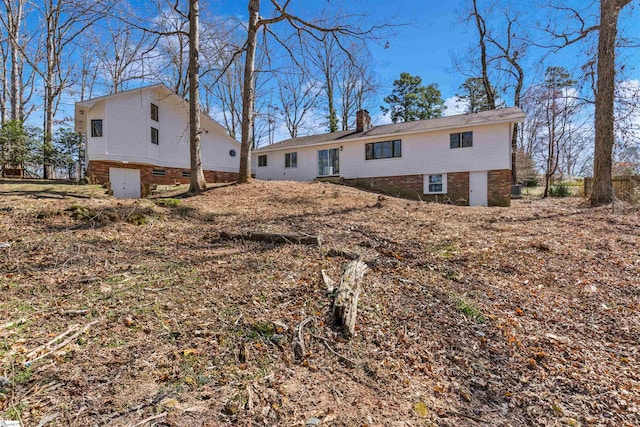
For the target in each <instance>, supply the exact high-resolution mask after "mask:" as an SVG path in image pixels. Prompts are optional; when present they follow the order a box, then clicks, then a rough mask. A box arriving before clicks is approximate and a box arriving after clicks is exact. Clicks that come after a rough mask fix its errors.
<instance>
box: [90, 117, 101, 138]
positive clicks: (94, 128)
mask: <svg viewBox="0 0 640 427" xmlns="http://www.w3.org/2000/svg"><path fill="white" fill-rule="evenodd" d="M91 136H92V137H101V136H102V120H91Z"/></svg>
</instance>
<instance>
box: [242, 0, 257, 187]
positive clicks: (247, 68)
mask: <svg viewBox="0 0 640 427" xmlns="http://www.w3.org/2000/svg"><path fill="white" fill-rule="evenodd" d="M259 15H260V0H249V27H248V34H247V49H246V52H245V65H244V90H243V93H242V143H241V147H240V171H239V172H238V183H241V184H243V183H247V182H249V181H251V148H252V147H253V139H254V138H253V119H254V117H253V113H254V106H255V101H256V93H255V92H256V87H255V63H256V47H257V44H258V19H259Z"/></svg>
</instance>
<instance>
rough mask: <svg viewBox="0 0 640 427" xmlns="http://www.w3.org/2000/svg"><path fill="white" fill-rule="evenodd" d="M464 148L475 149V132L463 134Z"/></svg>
mask: <svg viewBox="0 0 640 427" xmlns="http://www.w3.org/2000/svg"><path fill="white" fill-rule="evenodd" d="M462 146H463V147H473V132H462Z"/></svg>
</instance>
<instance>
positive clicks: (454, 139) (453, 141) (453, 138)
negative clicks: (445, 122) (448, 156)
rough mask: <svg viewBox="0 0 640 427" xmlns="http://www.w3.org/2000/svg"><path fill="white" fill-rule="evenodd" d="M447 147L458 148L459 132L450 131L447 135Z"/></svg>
mask: <svg viewBox="0 0 640 427" xmlns="http://www.w3.org/2000/svg"><path fill="white" fill-rule="evenodd" d="M449 148H460V134H459V133H452V134H450V135H449Z"/></svg>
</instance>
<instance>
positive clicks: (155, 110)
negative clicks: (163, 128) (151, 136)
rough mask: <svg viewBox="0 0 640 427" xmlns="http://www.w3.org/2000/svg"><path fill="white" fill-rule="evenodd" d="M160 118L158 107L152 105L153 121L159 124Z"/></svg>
mask: <svg viewBox="0 0 640 427" xmlns="http://www.w3.org/2000/svg"><path fill="white" fill-rule="evenodd" d="M158 117H159V114H158V106H157V105H156V104H151V120H153V121H155V122H157V121H158Z"/></svg>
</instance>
